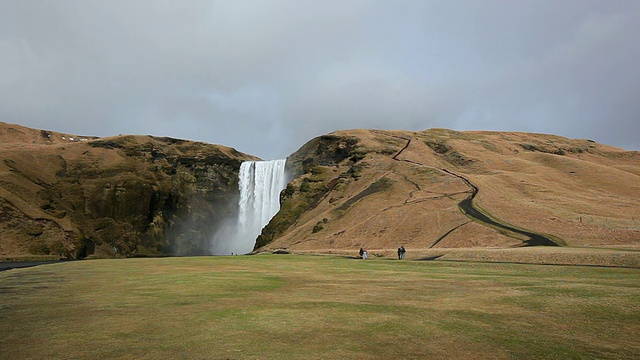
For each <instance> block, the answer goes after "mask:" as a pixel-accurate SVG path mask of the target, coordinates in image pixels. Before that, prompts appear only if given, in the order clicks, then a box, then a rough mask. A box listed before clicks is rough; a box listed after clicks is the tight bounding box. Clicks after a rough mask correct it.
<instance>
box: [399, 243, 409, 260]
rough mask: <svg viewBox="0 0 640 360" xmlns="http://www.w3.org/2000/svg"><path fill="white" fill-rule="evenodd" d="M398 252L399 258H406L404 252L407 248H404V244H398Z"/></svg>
mask: <svg viewBox="0 0 640 360" xmlns="http://www.w3.org/2000/svg"><path fill="white" fill-rule="evenodd" d="M398 252H399V253H400V260H404V259H405V258H406V257H405V254H406V253H407V250H405V248H404V246H400V249H398Z"/></svg>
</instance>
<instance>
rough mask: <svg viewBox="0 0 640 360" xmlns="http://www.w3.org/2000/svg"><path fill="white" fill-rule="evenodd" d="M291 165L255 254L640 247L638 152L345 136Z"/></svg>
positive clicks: (515, 141) (331, 137)
mask: <svg viewBox="0 0 640 360" xmlns="http://www.w3.org/2000/svg"><path fill="white" fill-rule="evenodd" d="M288 166H289V168H290V169H291V171H292V172H293V173H294V175H295V176H296V177H295V179H294V180H293V181H292V182H291V183H290V184H289V186H288V187H287V189H286V190H285V193H284V194H283V201H282V209H281V211H280V213H278V215H276V217H275V218H274V219H273V220H272V221H271V223H270V224H269V225H268V226H267V227H266V228H265V229H264V231H263V233H262V235H261V236H260V238H259V239H258V244H257V246H256V250H257V251H273V250H276V249H285V250H287V251H293V252H349V253H355V252H357V249H359V248H360V247H364V248H367V249H375V250H376V253H378V254H380V255H384V256H393V253H394V252H395V249H396V248H397V247H398V246H400V245H404V246H405V247H406V248H407V249H408V250H409V251H413V252H414V253H415V252H424V253H425V254H428V253H429V251H431V252H433V251H434V250H436V249H459V248H513V247H521V246H528V245H547V246H563V247H564V246H570V247H606V248H618V249H632V250H633V249H636V250H637V249H638V248H640V153H638V152H637V151H626V150H623V149H619V148H615V147H611V146H607V145H602V144H598V143H595V142H593V141H590V140H575V139H567V138H563V137H559V136H553V135H544V134H531V133H515V132H486V131H470V132H457V131H451V130H445V129H431V130H427V131H421V132H407V131H378V130H352V131H339V132H335V133H332V134H328V135H325V136H322V137H319V138H316V139H313V140H311V141H310V142H309V143H307V144H305V145H304V146H303V147H302V148H301V149H300V150H298V151H297V152H296V153H294V154H293V155H292V156H290V157H289V161H288Z"/></svg>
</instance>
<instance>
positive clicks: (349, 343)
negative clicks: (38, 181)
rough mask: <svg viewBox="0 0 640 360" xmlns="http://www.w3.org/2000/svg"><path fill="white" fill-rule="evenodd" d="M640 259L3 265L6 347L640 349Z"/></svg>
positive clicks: (116, 351) (534, 355) (247, 351)
mask: <svg viewBox="0 0 640 360" xmlns="http://www.w3.org/2000/svg"><path fill="white" fill-rule="evenodd" d="M639 280H640V269H624V268H597V267H578V266H545V265H524V264H487V263H468V262H466V263H463V262H460V263H458V262H439V261H431V262H424V261H422V262H421V261H392V260H381V259H372V260H367V261H364V260H357V259H348V258H340V257H328V256H301V255H257V256H235V257H193V258H161V259H121V260H88V261H77V262H68V263H60V264H54V265H44V266H38V267H33V268H24V269H14V270H10V271H5V272H1V273H0V296H1V298H0V299H1V300H0V334H1V335H0V358H2V359H56V358H59V359H105V358H110V359H375V358H380V359H429V358H430V359H443V358H451V359H472V358H486V359H489V358H490V359H524V358H526V359H633V358H636V359H637V358H640V281H639Z"/></svg>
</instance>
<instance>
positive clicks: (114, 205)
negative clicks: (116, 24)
mask: <svg viewBox="0 0 640 360" xmlns="http://www.w3.org/2000/svg"><path fill="white" fill-rule="evenodd" d="M0 125H1V126H0V219H2V221H1V223H0V233H1V234H2V239H1V241H0V256H1V257H4V258H12V257H24V256H45V257H46V256H48V257H55V258H67V259H82V258H86V257H89V256H98V257H120V256H124V257H130V256H161V255H203V254H207V253H208V252H209V239H210V238H211V236H212V234H213V233H214V232H215V231H216V229H217V227H218V226H219V225H220V223H221V222H222V221H223V220H224V219H225V218H226V217H228V216H234V214H235V212H236V211H237V197H238V190H237V189H238V171H239V167H240V163H241V162H242V161H243V160H255V159H256V158H255V157H252V156H249V155H246V154H242V153H239V152H237V151H235V150H234V149H231V148H226V147H223V146H217V145H210V144H204V143H199V142H192V141H186V140H179V139H172V138H160V137H152V136H117V137H111V138H96V137H79V136H73V135H68V134H60V133H55V132H50V131H37V130H33V129H28V128H24V127H21V126H18V125H10V124H0Z"/></svg>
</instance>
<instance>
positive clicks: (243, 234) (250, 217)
mask: <svg viewBox="0 0 640 360" xmlns="http://www.w3.org/2000/svg"><path fill="white" fill-rule="evenodd" d="M285 163H286V160H285V159H280V160H272V161H245V162H243V163H242V164H240V174H239V179H240V181H239V188H240V200H239V202H238V210H239V211H238V217H237V219H232V220H231V221H230V223H228V224H227V225H226V226H223V227H222V229H221V230H220V231H218V233H217V234H216V235H215V236H214V239H213V242H212V246H211V252H212V253H213V254H214V255H229V254H231V253H234V254H246V253H248V252H250V251H251V250H253V246H254V245H255V241H256V238H257V237H258V235H260V233H261V232H262V228H264V227H265V226H266V225H267V224H268V223H269V221H270V220H271V218H273V216H274V215H275V214H276V213H278V210H280V192H281V191H282V190H283V189H284V188H285V187H286V186H287V180H286V176H285V170H284V167H285Z"/></svg>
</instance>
